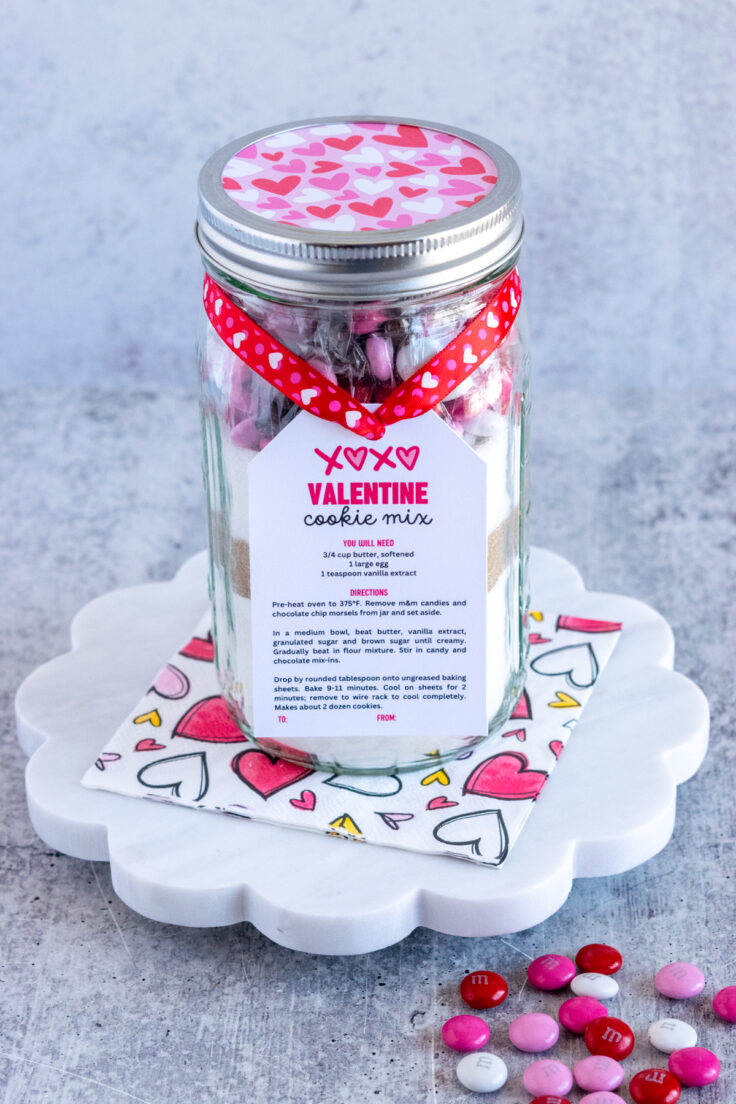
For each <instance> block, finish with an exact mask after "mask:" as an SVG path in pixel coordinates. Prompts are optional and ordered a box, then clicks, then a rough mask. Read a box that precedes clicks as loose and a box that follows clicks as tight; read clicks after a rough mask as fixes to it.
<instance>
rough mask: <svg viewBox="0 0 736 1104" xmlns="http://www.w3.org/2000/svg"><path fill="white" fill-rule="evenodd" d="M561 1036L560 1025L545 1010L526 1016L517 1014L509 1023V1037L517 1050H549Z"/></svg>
mask: <svg viewBox="0 0 736 1104" xmlns="http://www.w3.org/2000/svg"><path fill="white" fill-rule="evenodd" d="M559 1037H560V1029H559V1027H558V1026H557V1024H556V1022H555V1021H554V1020H553V1019H552V1017H551V1016H548V1015H546V1013H544V1012H528V1013H527V1014H526V1015H525V1016H517V1017H516V1019H515V1020H512V1022H511V1023H510V1024H509V1039H510V1040H511V1042H512V1043H513V1044H514V1046H515V1047H516V1048H517V1050H524V1051H526V1052H527V1053H528V1054H533V1053H535V1052H538V1051H540V1050H549V1048H550V1047H552V1046H554V1045H555V1043H556V1042H557V1040H558V1039H559Z"/></svg>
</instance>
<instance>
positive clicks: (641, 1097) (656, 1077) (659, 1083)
mask: <svg viewBox="0 0 736 1104" xmlns="http://www.w3.org/2000/svg"><path fill="white" fill-rule="evenodd" d="M629 1092H630V1093H631V1099H632V1100H633V1101H634V1104H676V1101H678V1100H679V1099H680V1082H679V1081H678V1080H677V1078H676V1077H675V1076H674V1075H673V1074H671V1073H668V1072H667V1070H663V1069H645V1070H642V1071H641V1072H640V1073H637V1074H636V1076H635V1077H632V1078H631V1081H630V1082H629Z"/></svg>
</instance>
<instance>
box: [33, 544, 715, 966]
mask: <svg viewBox="0 0 736 1104" xmlns="http://www.w3.org/2000/svg"><path fill="white" fill-rule="evenodd" d="M531 579H532V594H533V597H534V604H535V605H536V606H544V605H547V606H549V605H555V606H557V607H558V608H559V607H560V606H562V605H564V606H565V608H566V609H568V610H569V612H570V613H575V614H578V615H580V616H592V617H595V615H596V609H597V608H600V606H601V604H602V603H601V595H598V594H596V593H594V592H590V591H586V590H585V589H584V587H583V582H582V579H581V578H580V575H579V574H578V572H577V571H576V569H575V568H574V567H573V566H572V565H571V564H570V563H568V561H566V560H564V559H562V558H561V557H560V556H557V555H555V554H554V553H552V552H548V551H546V550H543V549H533V551H532V556H531ZM206 606H207V559H206V554H205V553H200V554H198V555H197V556H194V557H193V558H192V559H190V560H188V561H187V562H186V563H185V564H184V565H183V567H182V568H181V570H180V571H179V572H178V574H177V575H176V576H175V578H174V579H172V580H171V581H169V582H163V583H147V584H144V585H142V586H138V587H130V588H127V589H125V590H117V591H113V592H111V593H110V594H106V595H104V596H102V597H100V598H97V599H95V600H94V601H92V602H90V603H89V604H88V605H87V606H85V607H84V608H83V609H82V610H80V612H79V613H78V614H77V616H76V617H75V619H74V621H73V623H72V627H71V637H72V651H70V652H68V653H66V654H65V655H62V656H59V657H58V658H56V659H53V660H51V661H50V662H49V663H46V664H44V665H43V666H42V667H39V668H38V669H37V670H36V671H35V672H34V673H33V674H31V675H30V676H29V677H28V678H27V679H26V680H25V682H24V683H23V684H22V686H21V687H20V689H19V691H18V695H17V698H16V714H17V723H18V737H19V740H20V743H21V746H22V747H23V749H24V751H25V752H26V753H27V754H28V755H29V757H30V760H29V763H28V766H27V769H26V790H27V796H28V807H29V812H30V816H31V821H32V823H33V826H34V828H35V829H36V831H37V833H38V834H39V836H40V837H41V838H42V839H43V840H44V841H45V842H46V843H47V844H48V845H49V846H51V847H53V848H55V849H56V850H58V851H61V852H64V853H65V854H67V855H71V856H73V857H76V858H81V859H92V860H102V861H107V862H109V863H110V868H111V875H112V882H113V886H114V888H115V891H116V893H117V894H118V895H119V897H120V898H121V899H122V900H123V901H124V902H125V903H126V904H128V905H129V906H130V907H131V908H133V909H135V910H136V911H137V912H139V913H141V914H143V915H144V916H147V917H150V918H152V919H155V920H160V921H162V922H165V923H171V924H180V925H186V926H194V927H213V926H218V925H224V924H234V923H238V922H240V921H243V920H248V921H250V922H251V923H252V924H254V925H255V926H256V927H257V928H258V929H259V930H260V931H261V932H263V933H264V934H265V935H267V936H268V937H269V938H270V939H273V940H274V941H275V942H276V943H280V944H282V945H283V946H286V947H290V948H292V949H294V950H300V951H307V952H311V953H314V954H358V953H365V952H368V951H372V950H377V949H379V948H382V947H386V946H389V945H390V944H392V943H395V942H397V941H398V940H400V939H402V938H403V937H404V936H406V935H408V934H409V932H411V931H412V930H413V929H414V928H416V927H418V926H420V925H421V926H424V927H428V928H432V929H434V930H436V931H440V932H444V933H447V934H451V935H464V936H491V935H503V934H508V933H511V932H515V931H520V930H522V929H524V928H529V927H533V926H534V925H536V924H538V923H540V922H541V921H543V920H545V919H546V918H547V917H548V916H550V915H552V913H554V912H556V911H557V909H559V908H560V907H561V905H562V904H563V903H564V901H565V899H566V898H567V896H568V894H569V892H570V889H571V887H572V882H573V879H574V878H580V877H595V876H605V875H610V874H617V873H620V872H622V871H624V870H628V869H630V868H631V867H633V866H637V865H638V864H639V863H642V862H645V861H646V860H647V859H649V858H651V857H652V856H653V855H655V854H656V853H657V852H658V851H660V850H661V849H662V848H663V847H664V846H665V845H666V843H667V842H668V840H669V838H670V835H671V833H672V829H673V826H674V820H675V804H676V793H677V786H678V785H679V784H680V783H681V782H684V781H685V780H686V779H688V778H690V777H691V776H692V775H693V774H694V773H695V772H696V770H697V769H698V767H699V766H700V764H701V762H702V761H703V758H704V756H705V753H706V749H707V743H708V727H709V711H708V704H707V701H706V699H705V696H704V695H703V693H702V692H701V691H700V690H699V689H698V687H697V686H695V684H694V683H693V682H691V681H690V680H689V679H687V678H685V677H684V676H683V675H680V674H678V673H676V672H674V671H672V670H671V668H672V663H673V656H674V644H673V638H672V633H671V630H670V628H669V626H668V624H667V622H666V621H665V620H664V619H663V618H662V617H661V616H660V615H659V614H658V613H656V612H655V611H654V610H653V609H651V608H650V607H649V606H647V605H645V604H644V603H642V602H638V601H636V600H635V599H632V598H626V597H624V596H621V595H606V596H605V608H606V611H607V614H608V615H610V616H614V617H616V618H617V619H619V620H621V621H622V622H623V623H624V628H623V632H622V634H621V639H620V640H619V642H618V644H617V646H616V649H615V651H614V653H613V656H612V657H611V659H610V660H609V662H608V664H607V666H606V668H605V669H604V671H603V672H602V674H601V677H600V679H599V682H598V685H597V686H596V690H595V693H594V695H593V696H592V698H591V700H590V702H589V703H588V705H587V706H586V708H585V711H584V713H583V715H582V717H581V720H580V722H579V724H578V725H577V727H576V729H575V733H574V735H573V737H571V739H570V741H569V743H568V745H567V748H566V751H565V755H564V756H563V757H562V759H561V760H560V762H559V763H558V765H557V767H556V769H555V772H554V775H553V778H552V779H551V780H550V783H549V785H548V786H547V787H546V788H545V790H544V792H543V793H542V795H541V796H540V799H539V801H538V803H537V806H536V807H535V809H534V812H533V814H532V816H531V817H530V818H529V821H528V822H527V824H526V826H525V828H524V831H523V833H522V835H521V838H520V839H519V841H518V842H517V844H516V845H515V847H514V849H513V851H512V853H511V855H510V857H509V859H508V860H507V862H506V863H505V864H504V865H503V867H501V868H500V869H498V870H489V869H488V868H486V867H482V866H475V865H473V864H471V863H465V862H458V861H453V860H451V859H447V858H445V857H439V856H430V855H420V854H416V853H412V852H408V851H406V852H404V851H400V850H397V849H394V848H382V847H375V846H374V847H371V846H366V847H360V848H357V847H356V845H355V844H354V843H351V842H349V841H345V840H341V839H337V838H334V837H328V836H321V835H317V834H315V833H312V832H300V831H298V830H295V829H289V828H278V827H275V826H273V825H268V824H260V823H257V822H255V821H243V820H240V819H235V818H229V817H225V816H215V815H203V814H202V813H200V812H198V811H195V810H191V809H183V808H176V807H175V806H172V805H168V804H163V803H162V804H159V803H156V802H146V801H139V800H136V799H133V798H128V797H123V796H121V795H119V794H113V793H108V792H105V791H102V790H89V789H85V788H84V787H83V786H82V785H81V784H80V781H79V780H80V779H81V777H82V775H83V774H84V772H85V770H86V768H87V767H88V765H89V763H90V762H92V761H93V760H94V758H95V756H96V754H97V753H98V752H99V751H100V749H101V748H102V747H103V746H104V745H105V743H106V742H107V741H108V740H109V738H110V736H111V735H112V733H113V732H114V731H115V730H116V728H117V727H118V725H119V723H120V719H121V718H122V717H125V716H126V715H127V713H128V712H129V711H130V710H131V709H132V708H133V706H134V705H135V703H136V701H137V700H138V698H139V697H140V692H141V687H143V686H145V685H146V684H147V681H150V679H151V677H152V676H153V675H155V673H156V671H157V670H158V669H159V668H160V667H161V666H162V665H163V664H164V663H165V662H166V660H167V658H168V657H169V655H170V654H171V652H172V651H174V650H175V649H176V648H177V647H178V645H179V643H180V641H181V639H182V638H183V637H184V636H185V635H186V633H187V632H189V631H190V630H191V628H192V626H193V625H194V624H195V623H196V621H197V619H198V618H199V617H200V616H201V615H202V613H203V612H204V611H205V609H206ZM90 685H93V686H97V687H98V688H99V692H98V693H97V695H96V696H95V698H94V699H93V700H90V698H89V687H90Z"/></svg>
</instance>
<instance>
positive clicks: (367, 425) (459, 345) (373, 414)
mask: <svg viewBox="0 0 736 1104" xmlns="http://www.w3.org/2000/svg"><path fill="white" fill-rule="evenodd" d="M203 299H204V308H205V311H206V312H207V317H208V318H209V320H210V322H211V323H212V325H213V326H214V328H215V330H216V331H217V333H218V334H219V335H220V337H221V338H222V340H223V341H224V342H225V344H226V345H227V346H228V347H229V348H230V349H231V350H232V351H233V352H234V353H235V355H236V356H238V357H240V359H241V360H242V361H244V363H246V364H247V365H248V367H249V368H251V369H252V370H253V371H254V372H257V373H258V375H259V376H261V377H262V378H263V379H265V380H266V381H267V382H268V383H270V384H271V385H272V386H273V387H275V388H276V389H277V390H278V391H280V392H281V394H282V395H285V396H286V397H287V398H289V399H291V400H292V401H293V402H295V403H296V404H297V405H298V406H300V407H301V408H302V409H303V410H307V411H308V412H309V413H310V414H314V415H315V416H316V417H318V418H325V419H326V420H327V421H331V422H337V423H338V424H340V425H344V426H346V427H347V428H348V429H349V430H352V432H353V433H356V434H358V435H359V436H361V437H365V438H366V439H367V440H369V441H378V440H380V439H381V437H383V435H384V433H385V432H386V426H387V425H391V424H392V423H393V422H398V421H401V420H402V419H404V418H416V417H417V416H418V415H420V414H425V413H426V412H427V411H428V410H431V409H432V407H434V406H436V405H437V403H438V402H440V401H441V400H442V399H445V398H447V396H448V395H449V394H451V392H453V391H454V390H455V388H456V387H458V386H459V385H460V384H461V383H462V382H463V380H464V379H466V378H467V377H468V376H469V375H471V374H472V372H474V371H475V369H476V368H477V367H478V366H479V365H480V364H482V363H483V361H484V360H486V358H487V357H488V356H490V354H491V353H492V352H494V350H496V349H498V348H499V346H500V345H501V344H502V342H503V341H504V339H505V337H506V335H507V334H508V332H509V330H510V329H511V327H512V325H513V323H514V319H515V318H516V315H517V314H518V311H519V306H520V304H521V283H520V281H519V274H518V272H517V271H516V269H514V270H513V271H512V272H510V273H509V275H508V276H507V277H506V279H505V280H504V281H503V283H502V284H501V286H500V288H499V289H498V291H497V292H496V294H495V295H494V297H493V299H492V300H491V301H490V303H487V304H486V305H485V306H484V307H483V309H482V310H481V311H479V312H478V314H477V315H476V316H475V318H473V319H472V321H471V322H469V323H468V325H467V326H466V327H465V329H464V330H462V332H461V333H459V334H458V335H457V337H455V338H453V340H452V341H451V342H450V343H449V344H448V345H446V346H445V347H444V349H442V350H441V351H440V352H439V353H437V354H436V355H435V356H434V357H432V358H431V359H430V360H428V361H427V362H426V363H425V364H423V365H421V367H420V368H417V370H416V372H414V374H413V375H412V376H410V377H409V379H407V380H405V382H404V383H402V384H401V385H400V386H399V387H397V388H396V389H395V390H394V391H392V392H391V394H390V395H389V397H388V399H386V401H385V402H384V403H383V405H382V406H380V407H378V409H377V410H373V411H371V410H369V409H368V408H367V407H366V406H364V405H363V404H362V403H360V402H358V401H357V400H356V399H354V398H352V397H351V396H350V395H349V394H348V393H347V391H345V390H344V389H343V388H342V387H340V386H339V385H338V384H336V383H331V382H330V381H329V380H327V379H325V377H324V376H323V375H321V374H320V373H319V372H318V371H317V370H316V369H315V368H313V367H312V366H311V365H310V364H308V363H307V361H306V360H302V358H301V357H299V356H297V355H296V353H292V352H291V351H290V350H289V349H287V348H286V346H285V345H282V344H281V343H280V342H279V341H277V340H276V338H275V337H272V335H271V334H270V333H268V332H267V331H266V330H264V329H263V327H261V326H259V325H258V323H257V322H255V321H254V320H253V319H252V318H251V317H250V316H249V315H247V314H246V313H245V311H242V310H241V309H240V307H238V306H237V305H236V304H235V303H234V302H233V301H232V299H230V297H229V296H228V295H227V294H226V293H225V292H224V291H223V290H222V288H221V287H219V286H218V284H216V283H215V282H214V280H213V279H212V278H211V277H210V276H209V275H206V276H205V278H204V289H203Z"/></svg>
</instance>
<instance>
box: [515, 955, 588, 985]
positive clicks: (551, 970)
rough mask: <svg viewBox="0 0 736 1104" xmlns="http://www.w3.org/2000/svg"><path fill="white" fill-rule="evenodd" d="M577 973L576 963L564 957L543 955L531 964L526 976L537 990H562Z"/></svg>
mask: <svg viewBox="0 0 736 1104" xmlns="http://www.w3.org/2000/svg"><path fill="white" fill-rule="evenodd" d="M576 973H577V969H576V967H575V963H574V962H573V961H572V960H571V959H569V958H565V956H564V955H558V954H550V955H541V957H540V958H535V959H534V961H533V962H530V963H529V966H528V968H527V971H526V974H527V977H528V978H529V982H530V984H531V985H533V986H534V988H535V989H547V990H551V989H562V988H564V986H565V985H567V984H568V982H570V981H571V980H572V979H573V978H574V977H575V974H576Z"/></svg>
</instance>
